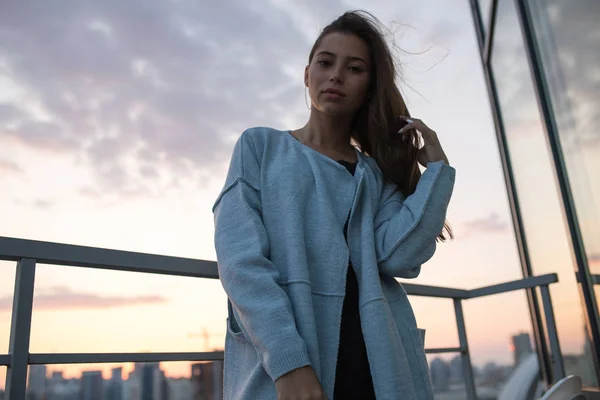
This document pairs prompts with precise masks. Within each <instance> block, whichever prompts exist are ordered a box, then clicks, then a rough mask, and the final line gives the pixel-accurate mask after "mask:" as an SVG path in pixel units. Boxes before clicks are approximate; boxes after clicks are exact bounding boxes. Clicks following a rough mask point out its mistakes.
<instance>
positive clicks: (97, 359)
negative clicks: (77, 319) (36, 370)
mask: <svg viewBox="0 0 600 400" xmlns="http://www.w3.org/2000/svg"><path fill="white" fill-rule="evenodd" d="M223 356H224V353H223V352H222V351H211V352H204V353H80V354H79V353H46V354H42V353H38V354H30V355H29V364H43V365H45V364H97V363H100V364H103V363H128V362H161V361H162V362H171V361H219V360H223Z"/></svg>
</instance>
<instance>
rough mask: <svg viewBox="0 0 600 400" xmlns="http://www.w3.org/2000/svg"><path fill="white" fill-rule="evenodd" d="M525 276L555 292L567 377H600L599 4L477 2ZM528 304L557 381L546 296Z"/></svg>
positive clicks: (594, 382)
mask: <svg viewBox="0 0 600 400" xmlns="http://www.w3.org/2000/svg"><path fill="white" fill-rule="evenodd" d="M471 6H472V10H473V16H474V22H475V26H476V31H477V35H478V39H479V45H480V51H481V59H482V62H483V66H484V71H485V75H486V81H487V85H488V91H489V98H490V104H491V106H492V110H493V115H494V122H495V127H496V133H497V138H498V144H499V147H500V153H501V159H502V163H503V168H504V175H505V180H506V184H507V190H508V193H509V198H510V203H511V211H512V216H513V222H514V226H515V233H516V238H517V241H518V247H519V253H520V259H521V264H522V269H523V275H524V276H525V277H527V276H533V275H540V274H545V273H557V274H558V277H559V282H558V283H557V284H556V285H553V287H552V288H551V291H552V298H553V299H554V301H555V302H554V311H555V314H556V321H557V330H558V336H559V340H560V346H561V350H562V353H563V355H564V364H565V365H564V368H565V372H566V374H567V375H569V374H574V375H579V376H581V377H582V379H583V381H584V384H585V385H586V386H588V387H598V384H599V380H600V368H599V365H600V363H599V359H600V318H599V315H598V308H599V306H598V301H599V299H600V297H599V296H600V285H599V284H600V279H599V277H600V129H599V126H600V24H598V21H599V20H600V2H598V1H596V0H575V1H560V0H471ZM528 302H529V306H530V313H531V318H532V322H533V327H534V331H535V332H534V336H535V342H536V348H537V351H538V355H539V359H540V365H541V367H542V368H541V370H542V375H543V378H544V380H546V381H552V380H553V377H552V374H553V365H552V355H551V354H550V350H549V347H548V345H547V343H548V332H546V331H545V330H544V328H543V326H544V317H543V310H542V309H541V307H542V306H541V304H542V303H541V299H539V298H538V297H537V296H536V295H534V294H532V293H529V296H528Z"/></svg>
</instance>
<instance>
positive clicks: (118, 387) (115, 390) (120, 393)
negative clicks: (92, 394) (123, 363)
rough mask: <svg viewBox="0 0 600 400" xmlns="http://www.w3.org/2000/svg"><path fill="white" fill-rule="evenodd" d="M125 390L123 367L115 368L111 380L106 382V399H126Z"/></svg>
mask: <svg viewBox="0 0 600 400" xmlns="http://www.w3.org/2000/svg"><path fill="white" fill-rule="evenodd" d="M124 391H125V388H124V381H123V368H122V367H119V368H113V369H112V370H111V377H110V380H109V381H108V382H107V384H106V391H105V394H106V399H107V400H124V394H125V393H124Z"/></svg>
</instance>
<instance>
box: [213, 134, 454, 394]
mask: <svg viewBox="0 0 600 400" xmlns="http://www.w3.org/2000/svg"><path fill="white" fill-rule="evenodd" d="M357 154H358V160H359V161H358V165H357V168H356V172H355V175H354V176H353V175H351V174H350V173H349V172H348V171H347V170H346V168H345V167H344V166H342V165H340V164H339V163H338V162H337V161H335V160H333V159H331V158H329V157H327V156H325V155H323V154H321V153H319V152H317V151H315V150H313V149H311V148H310V147H308V146H305V145H303V144H302V143H300V142H299V141H297V140H296V139H295V138H294V137H292V136H291V135H290V133H289V132H287V131H278V130H274V129H270V128H253V129H248V130H247V131H245V132H244V133H243V134H242V136H241V137H240V138H239V140H238V142H237V143H236V145H235V149H234V152H233V156H232V159H231V164H230V168H229V172H228V175H227V178H226V182H225V185H224V188H223V190H222V192H221V193H220V195H219V197H218V198H217V200H216V202H215V205H214V207H213V212H214V217H215V247H216V251H217V261H218V264H219V274H220V279H221V282H222V285H223V287H224V289H225V292H226V293H227V296H228V299H229V301H228V311H229V316H228V321H227V324H228V325H227V328H228V332H227V335H226V343H225V376H224V395H225V399H249V400H256V399H265V400H270V399H276V398H277V395H276V392H275V384H274V381H275V380H277V379H278V378H279V377H280V376H282V375H284V374H286V373H287V372H290V371H292V370H294V369H296V368H299V367H302V366H306V365H311V366H312V367H313V368H314V370H315V371H316V374H317V376H318V377H319V379H320V381H321V384H322V385H323V388H324V390H325V393H326V394H327V396H328V398H330V399H332V398H333V389H334V378H335V368H336V358H337V350H338V343H339V334H340V320H341V314H342V305H343V301H344V295H345V284H346V272H347V271H346V269H347V267H348V261H349V260H350V261H351V262H352V265H353V266H354V268H355V270H356V275H357V278H358V282H359V302H360V315H361V321H362V328H363V333H364V338H365V344H366V348H367V353H368V358H369V363H370V368H371V374H372V377H373V384H374V387H375V392H376V395H377V398H378V399H403V400H421V399H431V398H433V394H432V388H431V382H430V379H429V372H428V367H427V360H426V358H425V352H424V348H423V342H422V339H421V336H420V333H419V330H418V329H417V324H416V321H415V317H414V314H413V311H412V308H411V306H410V304H409V301H408V298H407V295H406V292H405V291H404V289H403V288H402V286H401V285H400V284H399V283H398V282H397V281H396V280H395V279H394V277H402V278H414V277H416V276H417V275H418V274H419V272H420V269H421V264H423V263H424V262H425V261H427V260H428V259H429V258H431V257H432V255H433V254H434V252H435V248H436V237H437V235H438V234H439V233H440V232H441V231H442V227H443V224H444V220H445V216H446V210H447V207H448V203H449V201H450V197H451V195H452V190H453V186H454V177H455V171H454V169H453V168H452V167H450V166H448V165H446V164H444V163H443V162H441V161H440V162H435V163H430V164H429V165H428V166H427V169H426V170H425V171H424V173H423V175H422V177H421V179H420V181H419V183H418V185H417V189H416V191H415V193H414V194H412V195H411V196H408V197H407V198H404V197H403V196H402V194H401V193H400V192H399V191H398V190H397V188H396V186H395V185H393V184H391V183H387V182H384V179H383V175H382V173H381V171H380V169H379V168H378V166H377V164H376V162H375V161H374V160H373V159H372V158H370V157H367V156H366V155H364V154H362V153H361V152H359V151H357ZM348 216H349V223H348V244H346V241H345V239H344V234H343V228H344V224H345V222H346V219H347V218H348Z"/></svg>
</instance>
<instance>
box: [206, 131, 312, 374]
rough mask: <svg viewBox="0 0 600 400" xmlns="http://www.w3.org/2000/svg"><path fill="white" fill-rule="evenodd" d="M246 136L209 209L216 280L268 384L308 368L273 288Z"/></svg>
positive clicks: (282, 298)
mask: <svg viewBox="0 0 600 400" xmlns="http://www.w3.org/2000/svg"><path fill="white" fill-rule="evenodd" d="M247 136H248V135H246V134H244V135H242V137H241V138H240V139H239V140H238V142H237V143H236V146H235V150H234V153H233V157H232V160H231V164H230V167H229V173H228V176H227V180H226V184H225V188H224V189H223V191H222V192H221V194H220V196H219V197H218V199H217V201H216V202H215V205H214V207H213V212H214V218H215V248H216V251H217V262H218V266H219V277H220V280H221V283H222V285H223V288H224V289H225V292H226V293H227V296H228V298H229V300H230V302H231V304H232V306H233V309H234V313H235V315H236V316H237V317H238V318H236V319H237V321H238V323H239V324H240V326H241V329H242V332H243V333H244V335H245V337H246V338H247V339H248V341H249V342H250V343H252V345H253V346H254V347H255V348H256V350H257V352H258V354H259V356H260V359H261V361H262V364H263V366H264V368H265V370H266V371H267V373H268V374H269V375H270V377H271V378H272V379H273V381H275V380H277V379H278V378H279V377H280V376H282V375H284V374H286V373H288V372H290V371H292V370H294V369H297V368H300V367H303V366H307V365H310V358H309V355H308V349H307V347H306V344H305V342H304V340H303V339H302V337H301V336H300V334H299V333H298V330H297V329H296V323H295V320H294V315H293V312H292V308H291V305H290V301H289V298H288V296H287V294H286V293H285V292H284V291H283V289H282V288H281V287H280V286H279V285H278V284H277V281H278V278H279V270H278V268H277V266H276V265H273V263H272V262H271V261H270V260H269V258H268V255H269V239H268V236H267V232H266V229H265V227H264V225H263V222H262V216H261V215H262V209H261V201H260V186H259V184H260V179H259V176H260V166H259V162H258V160H257V157H256V154H255V152H254V150H253V147H252V142H251V141H250V138H248V137H247Z"/></svg>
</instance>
